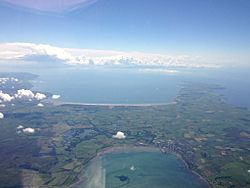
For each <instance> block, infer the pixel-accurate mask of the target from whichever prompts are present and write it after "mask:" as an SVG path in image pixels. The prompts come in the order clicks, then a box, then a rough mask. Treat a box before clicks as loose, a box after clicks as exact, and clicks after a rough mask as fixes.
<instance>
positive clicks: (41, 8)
mask: <svg viewBox="0 0 250 188" xmlns="http://www.w3.org/2000/svg"><path fill="white" fill-rule="evenodd" d="M34 2H35V1H32V0H19V1H18V0H2V1H1V2H0V43H6V42H8V43H9V42H28V43H36V44H50V45H54V46H58V47H65V48H88V49H99V50H116V51H128V52H129V51H139V52H146V53H160V54H192V55H195V56H199V55H201V56H202V55H205V56H207V57H209V56H213V57H218V58H225V60H227V59H230V58H234V59H235V61H236V60H239V61H246V62H248V61H250V55H249V54H250V53H249V52H250V11H249V10H250V1H249V0H204V1H203V0H188V1H187V0H71V1H67V0H54V1H51V0H43V1H42V0H37V1H36V3H34ZM69 2H70V3H69ZM211 61H212V59H211ZM249 63H250V62H249Z"/></svg>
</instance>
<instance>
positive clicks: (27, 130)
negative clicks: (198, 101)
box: [23, 128, 35, 134]
mask: <svg viewBox="0 0 250 188" xmlns="http://www.w3.org/2000/svg"><path fill="white" fill-rule="evenodd" d="M23 132H24V133H30V134H32V133H34V132H35V129H33V128H25V129H23Z"/></svg>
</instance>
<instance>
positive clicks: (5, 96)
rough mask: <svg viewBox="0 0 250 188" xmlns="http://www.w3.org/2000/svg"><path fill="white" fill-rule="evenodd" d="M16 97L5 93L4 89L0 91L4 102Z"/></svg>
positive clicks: (0, 96)
mask: <svg viewBox="0 0 250 188" xmlns="http://www.w3.org/2000/svg"><path fill="white" fill-rule="evenodd" d="M14 98H15V97H13V96H10V95H9V94H8V93H3V91H0V99H1V100H2V101H3V102H10V101H11V100H13V99H14Z"/></svg>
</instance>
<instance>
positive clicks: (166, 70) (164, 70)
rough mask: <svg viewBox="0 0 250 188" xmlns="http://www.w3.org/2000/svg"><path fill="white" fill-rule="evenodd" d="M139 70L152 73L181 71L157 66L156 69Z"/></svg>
mask: <svg viewBox="0 0 250 188" xmlns="http://www.w3.org/2000/svg"><path fill="white" fill-rule="evenodd" d="M139 71H141V72H152V73H163V74H176V73H178V72H179V71H177V70H171V69H159V68H155V69H148V68H145V69H139Z"/></svg>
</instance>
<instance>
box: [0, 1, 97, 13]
mask: <svg viewBox="0 0 250 188" xmlns="http://www.w3.org/2000/svg"><path fill="white" fill-rule="evenodd" d="M3 1H4V2H6V3H8V4H11V5H14V6H19V7H24V8H28V9H32V10H36V11H45V12H63V11H70V10H74V9H76V8H80V7H82V6H86V5H89V4H91V3H94V2H96V0H70V1H69V0H53V1H51V0H39V1H38V0H36V1H30V0H29V1H27V0H18V1H17V0H3Z"/></svg>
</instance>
